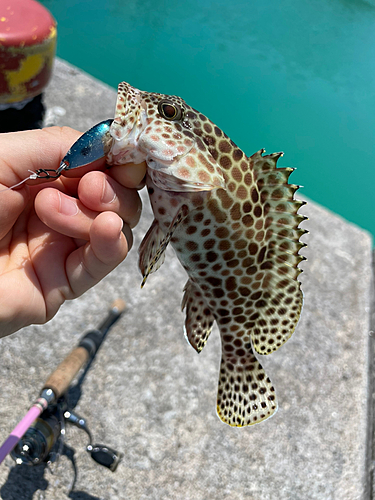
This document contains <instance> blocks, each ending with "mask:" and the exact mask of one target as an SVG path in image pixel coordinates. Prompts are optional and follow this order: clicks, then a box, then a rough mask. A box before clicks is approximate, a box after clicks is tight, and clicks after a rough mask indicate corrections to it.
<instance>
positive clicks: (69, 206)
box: [59, 193, 78, 215]
mask: <svg viewBox="0 0 375 500" xmlns="http://www.w3.org/2000/svg"><path fill="white" fill-rule="evenodd" d="M59 196H60V208H59V212H60V213H61V214H63V215H77V214H78V207H77V203H76V202H74V201H73V200H72V199H70V198H68V197H67V196H64V195H62V194H60V193H59Z"/></svg>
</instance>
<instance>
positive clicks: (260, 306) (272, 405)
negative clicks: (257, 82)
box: [107, 82, 307, 427]
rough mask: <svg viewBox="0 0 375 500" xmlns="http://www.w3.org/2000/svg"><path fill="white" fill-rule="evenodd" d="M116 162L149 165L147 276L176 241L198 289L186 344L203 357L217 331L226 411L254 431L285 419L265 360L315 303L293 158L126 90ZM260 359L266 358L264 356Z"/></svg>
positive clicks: (192, 293)
mask: <svg viewBox="0 0 375 500" xmlns="http://www.w3.org/2000/svg"><path fill="white" fill-rule="evenodd" d="M110 135H111V137H112V138H113V141H112V145H111V148H110V151H109V153H108V155H107V163H108V164H109V165H124V164H126V163H129V162H132V163H136V164H139V163H141V162H144V161H145V162H146V164H147V174H146V186H147V190H148V194H149V199H150V203H151V207H152V210H153V214H154V220H153V222H152V224H151V227H150V228H149V230H148V231H147V233H146V235H145V236H144V238H143V241H142V243H141V245H140V248H139V268H140V271H141V273H142V275H143V282H142V286H143V285H144V284H145V282H146V279H147V277H148V276H149V275H150V274H151V273H153V272H155V271H156V270H157V269H159V268H160V266H161V265H162V264H163V262H164V259H165V250H166V248H167V246H168V245H169V244H170V245H171V246H172V247H173V249H174V251H175V253H176V255H177V258H178V259H179V261H180V262H181V264H182V266H183V267H184V269H185V270H186V272H187V275H188V280H187V283H186V285H185V288H184V291H183V299H182V309H183V310H185V311H186V318H185V325H184V327H185V336H186V338H187V340H188V342H189V344H190V345H191V346H192V347H193V348H194V349H195V350H196V351H197V352H198V353H199V352H201V351H202V349H203V348H204V347H205V345H206V343H207V340H208V338H209V336H210V333H211V331H212V328H213V325H214V323H215V322H216V324H217V326H218V328H219V331H220V337H221V347H222V357H221V365H220V371H219V382H218V393H217V414H218V416H219V418H220V419H221V420H222V421H223V422H224V423H226V424H228V425H230V426H233V427H244V426H248V425H252V424H256V423H259V422H262V421H263V420H266V419H267V418H269V417H271V416H272V415H273V414H274V413H275V412H276V410H277V406H278V404H277V398H276V393H275V388H274V387H273V385H272V382H271V380H270V378H269V377H268V375H267V374H266V372H265V371H264V369H263V367H262V365H261V363H260V362H259V360H258V358H257V357H256V355H255V352H256V353H257V354H258V355H268V354H271V353H272V352H274V351H275V350H276V349H278V348H279V347H281V346H282V345H283V344H284V343H285V342H286V341H287V340H288V339H289V338H290V337H291V335H292V334H293V332H294V330H295V327H296V325H297V322H298V320H299V317H300V314H301V310H302V304H303V294H302V290H301V283H300V281H299V280H298V276H299V275H300V273H301V272H302V270H301V269H300V268H299V267H298V266H299V264H300V262H301V261H302V260H305V257H304V256H302V255H300V253H299V252H300V250H301V249H302V248H303V247H304V246H306V244H305V243H303V242H301V241H300V238H301V236H302V235H304V234H305V233H307V231H306V230H305V229H301V228H300V224H301V222H303V221H304V220H306V217H304V216H303V215H300V214H299V213H298V211H299V209H300V208H301V206H303V205H304V204H305V202H304V201H298V200H296V199H295V198H294V194H295V192H296V190H297V189H298V187H299V186H297V185H294V184H289V183H288V179H289V176H290V174H291V173H292V172H293V170H294V169H293V168H290V167H278V166H277V161H278V160H279V158H280V157H281V156H282V154H283V153H273V154H269V155H265V151H264V150H263V149H262V150H260V151H257V152H256V153H254V154H253V155H252V156H250V157H247V156H246V155H245V153H244V152H243V151H242V150H241V149H240V148H239V147H237V146H236V144H235V143H234V142H233V141H232V140H231V139H229V137H228V136H227V135H226V134H225V133H224V132H223V131H222V130H221V129H220V128H219V127H218V126H217V125H215V124H214V123H213V122H212V121H211V120H209V119H208V118H207V117H206V116H204V115H203V114H202V113H200V112H198V111H197V110H195V109H194V108H192V107H191V106H189V105H188V104H186V102H185V101H184V100H183V99H182V98H180V97H178V96H174V95H166V94H159V93H153V92H143V91H140V90H138V89H136V88H134V87H132V86H131V85H129V84H128V83H126V82H121V83H120V84H119V86H118V94H117V102H116V112H115V118H114V120H113V122H112V124H111V128H110ZM254 351H255V352H254Z"/></svg>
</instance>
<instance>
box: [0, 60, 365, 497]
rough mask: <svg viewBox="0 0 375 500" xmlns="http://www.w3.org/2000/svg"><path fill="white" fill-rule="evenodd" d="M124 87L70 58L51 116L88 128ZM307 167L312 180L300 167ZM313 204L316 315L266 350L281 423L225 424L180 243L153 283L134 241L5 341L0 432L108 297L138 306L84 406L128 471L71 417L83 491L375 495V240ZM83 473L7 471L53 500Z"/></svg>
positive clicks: (116, 334) (18, 485)
mask: <svg viewBox="0 0 375 500" xmlns="http://www.w3.org/2000/svg"><path fill="white" fill-rule="evenodd" d="M161 90H162V89H161ZM115 96H116V95H115V91H114V90H113V89H111V88H109V87H107V86H105V85H103V84H102V83H100V82H98V81H96V80H94V79H92V78H91V77H89V76H88V75H85V74H83V73H82V72H80V71H79V70H77V69H76V68H73V67H72V66H70V65H68V64H66V63H64V62H62V61H59V60H57V62H56V69H55V74H54V78H53V81H52V84H51V86H50V88H49V90H48V91H47V93H46V102H47V104H48V107H49V109H50V110H53V108H54V107H55V108H56V107H59V108H62V109H65V110H66V114H65V115H63V116H62V114H61V110H60V111H59V110H58V109H57V111H59V112H58V113H56V109H55V112H54V115H55V116H54V118H53V112H51V114H50V117H51V116H52V118H53V119H54V121H55V122H56V123H57V124H58V125H63V124H67V125H69V126H73V127H75V128H77V129H79V130H85V129H87V128H89V127H90V126H92V125H93V124H94V123H97V122H98V121H100V120H103V119H106V118H109V117H111V116H112V115H113V108H114V103H115ZM191 104H193V105H194V103H191ZM59 113H60V114H59ZM234 139H235V138H234ZM248 153H251V152H250V151H249V152H248ZM301 168H303V166H301ZM294 175H295V176H296V177H295V178H293V181H295V182H298V178H297V177H298V171H297V173H295V174H294ZM144 205H145V208H144V213H143V217H142V220H141V222H140V224H139V226H138V227H137V228H136V230H135V248H137V246H138V245H139V243H140V241H141V239H142V236H143V235H144V234H145V232H146V230H147V229H148V226H149V225H150V223H151V220H152V216H151V211H150V208H149V206H148V203H147V200H146V196H145V195H144ZM303 212H304V214H306V215H308V216H309V218H310V220H309V221H307V222H306V223H305V225H304V227H305V228H306V229H309V230H310V234H309V235H307V236H306V237H305V241H306V242H307V243H308V245H309V246H308V248H307V249H306V251H305V255H306V257H307V258H308V261H307V262H306V263H304V269H305V272H304V273H303V274H302V281H303V290H304V294H305V305H304V310H303V314H302V319H301V321H300V324H299V326H298V328H297V331H296V332H295V334H294V335H293V337H292V338H291V340H290V341H288V342H287V343H286V345H285V346H284V347H282V348H281V349H280V350H279V351H277V352H276V353H274V354H272V355H271V356H270V357H268V358H263V359H262V361H263V362H264V365H265V366H266V369H267V372H268V373H269V374H270V376H271V377H272V380H273V382H274V385H275V387H276V390H277V393H278V398H279V404H280V408H279V411H278V413H277V414H276V415H275V417H274V418H272V419H270V420H268V421H266V422H264V423H262V424H260V425H257V426H253V427H251V428H246V429H233V428H230V427H228V426H225V425H224V424H222V423H221V422H220V421H219V419H218V418H217V416H216V414H215V401H216V389H217V377H218V369H219V362H220V343H219V336H218V332H217V330H215V331H214V332H213V334H212V337H211V338H210V340H209V342H208V345H207V346H206V347H205V349H204V350H203V352H202V353H201V354H200V355H199V356H198V355H197V354H196V353H195V352H194V351H193V350H192V348H191V347H190V346H188V345H187V343H186V342H185V340H184V338H183V328H182V326H183V314H182V313H181V312H180V302H181V297H182V288H183V286H184V283H185V281H186V276H185V272H184V271H183V269H182V268H181V266H180V265H179V263H178V262H177V259H176V258H175V257H174V256H173V254H172V252H169V254H168V255H167V259H166V263H165V264H164V265H163V266H162V268H161V269H160V270H159V271H158V272H157V273H156V274H155V275H152V276H151V277H150V279H149V281H148V283H147V285H146V286H145V288H144V289H143V290H141V289H140V282H141V277H140V274H139V272H138V270H137V267H136V260H137V253H136V251H135V250H133V251H132V252H131V254H130V255H129V257H128V259H127V260H126V262H124V263H123V264H122V265H121V266H120V267H119V268H118V269H117V270H116V271H115V272H113V273H112V274H111V275H110V276H108V277H107V278H106V279H105V280H103V282H102V283H100V284H99V285H98V286H97V287H95V289H93V290H90V291H89V292H88V293H87V294H86V295H84V296H83V297H81V298H80V299H78V300H76V301H73V302H70V303H66V304H65V305H64V306H63V307H62V309H61V311H60V312H59V313H58V315H57V316H56V317H55V318H54V319H53V320H52V321H51V322H50V323H49V324H47V325H45V326H42V327H37V326H33V327H30V328H26V329H25V330H23V331H22V332H19V333H17V334H15V335H13V336H11V337H9V338H6V339H3V340H1V342H0V377H1V380H2V394H1V401H2V405H1V407H0V440H1V441H2V440H3V439H5V438H6V437H7V434H8V433H9V431H10V430H11V429H12V427H13V426H14V425H15V424H16V423H17V421H18V420H19V419H20V418H21V417H22V416H23V415H24V413H25V411H26V410H27V408H28V405H29V404H30V403H31V401H32V400H33V398H34V397H35V396H36V394H37V392H38V390H39V388H40V387H41V386H42V384H43V382H44V381H45V379H46V378H47V376H48V375H49V373H50V372H51V371H52V370H53V369H54V368H55V367H56V365H57V363H58V362H59V361H61V360H62V359H63V358H64V357H65V356H66V354H67V353H68V352H69V350H70V349H71V347H72V345H74V344H75V343H76V342H77V341H78V339H79V337H80V335H81V334H82V332H83V331H84V330H87V329H88V328H92V327H94V326H96V324H97V323H98V322H100V320H101V318H102V317H103V315H104V314H105V311H106V309H107V307H108V305H109V303H110V302H111V301H113V300H114V299H115V298H117V297H121V298H123V299H124V300H125V301H126V302H127V303H128V311H127V313H126V315H125V317H124V318H123V319H122V320H121V321H120V322H119V323H118V324H117V325H116V326H115V327H114V328H113V330H112V331H111V332H110V334H109V337H108V339H107V340H106V342H105V344H104V345H103V348H102V349H101V351H100V353H99V355H98V358H97V360H96V361H95V363H94V366H93V367H92V369H91V371H90V372H89V374H88V376H87V379H86V381H85V383H84V385H83V394H82V397H81V399H80V401H79V404H78V406H77V408H76V409H77V412H78V413H79V414H82V415H83V416H85V417H86V418H87V420H88V423H89V426H90V428H91V430H92V433H93V435H94V441H95V442H99V443H105V444H108V445H109V446H112V447H114V448H116V449H118V450H121V451H123V452H124V459H123V462H122V463H121V464H120V465H119V467H118V469H117V471H116V472H115V473H114V474H113V473H111V472H110V471H108V470H106V469H103V468H100V467H99V466H98V465H97V464H95V463H94V462H92V461H91V460H90V458H89V457H88V456H87V453H86V452H85V444H86V436H85V435H84V433H82V432H80V431H78V430H77V429H75V428H71V427H69V428H68V430H67V443H68V445H69V446H70V447H71V448H73V449H74V451H75V453H74V456H75V460H76V464H77V469H78V480H77V484H76V491H75V492H74V493H72V494H71V495H70V498H75V499H106V500H107V499H108V500H117V499H121V500H122V499H124V500H125V499H127V500H131V499H147V500H150V499H155V500H159V499H163V500H167V499H182V500H187V499H189V500H203V499H217V500H224V499H228V498H230V499H232V500H243V499H245V498H246V499H248V500H260V499H261V500H275V499H278V500H290V499H295V500H297V499H298V500H305V499H309V500H310V499H311V500H313V499H316V500H331V499H332V500H356V499H368V498H370V493H371V492H370V490H371V486H370V476H371V474H370V470H369V454H370V451H371V450H370V448H371V447H370V440H369V432H370V426H369V415H370V413H369V412H370V408H371V405H370V399H369V394H370V377H369V359H370V355H371V356H372V353H371V352H370V343H369V332H370V306H371V282H372V249H371V245H372V242H371V238H370V236H369V235H368V234H367V233H366V232H365V231H362V230H361V229H359V228H358V227H355V226H353V225H351V224H349V223H347V222H346V221H344V220H343V219H341V218H340V217H338V216H336V215H334V214H332V213H330V212H328V211H327V210H325V209H324V208H322V207H320V206H318V205H316V204H314V203H313V202H309V204H308V205H307V206H306V207H304V209H303ZM15 396H17V398H18V399H17V404H15V402H14V398H15ZM72 477H73V472H72V466H71V463H70V461H69V460H68V458H67V457H65V456H63V457H62V459H61V460H60V464H59V467H58V469H57V470H56V472H55V474H54V475H53V476H52V475H51V474H49V472H48V471H43V470H40V469H37V468H28V467H23V466H21V467H15V466H14V462H13V461H12V460H11V459H10V458H8V459H7V460H6V462H5V465H3V466H1V467H0V484H2V487H1V488H0V493H1V498H2V499H4V500H10V499H14V500H15V499H17V500H24V499H25V500H26V499H32V498H41V497H39V496H38V495H39V494H40V490H44V491H43V498H44V499H45V500H50V499H56V500H57V499H58V500H63V499H65V498H68V490H69V486H70V483H71V481H72ZM37 491H38V493H36V492H37Z"/></svg>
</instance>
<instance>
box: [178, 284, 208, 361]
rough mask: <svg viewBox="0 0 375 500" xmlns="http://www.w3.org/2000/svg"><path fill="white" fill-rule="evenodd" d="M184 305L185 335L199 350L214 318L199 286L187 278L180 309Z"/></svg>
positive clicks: (206, 337) (203, 344)
mask: <svg viewBox="0 0 375 500" xmlns="http://www.w3.org/2000/svg"><path fill="white" fill-rule="evenodd" d="M185 307H186V320H185V336H186V338H187V341H188V342H189V344H190V345H191V346H192V347H194V349H195V350H196V351H197V352H201V350H202V349H203V347H204V346H205V345H206V342H207V339H208V337H209V335H210V333H211V330H212V326H213V323H214V321H215V318H214V316H213V314H212V313H211V311H210V309H209V308H208V307H207V305H206V301H205V299H204V296H203V294H202V292H201V291H200V290H199V288H198V287H197V286H196V285H195V284H194V283H193V282H192V281H191V280H188V281H187V283H186V285H185V288H184V296H183V299H182V304H181V309H182V310H184V309H185Z"/></svg>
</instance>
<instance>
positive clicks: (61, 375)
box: [44, 347, 89, 399]
mask: <svg viewBox="0 0 375 500" xmlns="http://www.w3.org/2000/svg"><path fill="white" fill-rule="evenodd" d="M88 358H89V353H88V352H87V350H86V349H85V348H84V347H76V348H75V349H74V350H73V351H72V352H71V353H70V354H69V355H68V356H67V357H66V358H65V359H64V361H62V362H61V363H60V364H59V366H58V367H57V368H56V370H55V371H54V372H53V373H52V374H51V375H50V376H49V378H48V380H47V382H46V383H45V384H44V388H45V389H52V390H53V392H54V393H55V396H56V399H58V398H59V397H60V396H61V395H62V394H64V393H65V392H66V391H67V390H68V388H69V386H70V384H71V382H72V380H73V379H74V377H75V376H76V375H77V373H78V372H79V370H80V369H81V368H82V367H83V366H84V365H85V364H86V363H87V361H88Z"/></svg>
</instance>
